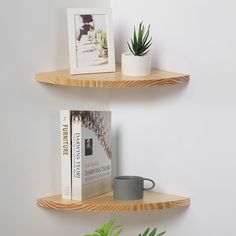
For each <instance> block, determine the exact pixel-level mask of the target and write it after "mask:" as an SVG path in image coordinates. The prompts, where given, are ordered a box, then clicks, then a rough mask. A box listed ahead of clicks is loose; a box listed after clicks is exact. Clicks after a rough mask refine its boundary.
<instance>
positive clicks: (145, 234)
mask: <svg viewBox="0 0 236 236" xmlns="http://www.w3.org/2000/svg"><path fill="white" fill-rule="evenodd" d="M149 230H150V229H149V228H147V229H146V230H145V231H144V233H143V235H142V236H147V234H148V233H149Z"/></svg>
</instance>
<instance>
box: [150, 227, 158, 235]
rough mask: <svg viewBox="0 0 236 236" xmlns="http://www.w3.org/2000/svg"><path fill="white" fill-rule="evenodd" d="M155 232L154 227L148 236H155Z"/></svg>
mask: <svg viewBox="0 0 236 236" xmlns="http://www.w3.org/2000/svg"><path fill="white" fill-rule="evenodd" d="M156 232H157V228H156V227H155V228H154V229H153V230H152V232H151V233H150V234H149V236H155V234H156Z"/></svg>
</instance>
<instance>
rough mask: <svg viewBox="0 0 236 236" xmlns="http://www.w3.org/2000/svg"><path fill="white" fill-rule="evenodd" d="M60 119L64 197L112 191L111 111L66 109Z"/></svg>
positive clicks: (89, 195)
mask: <svg viewBox="0 0 236 236" xmlns="http://www.w3.org/2000/svg"><path fill="white" fill-rule="evenodd" d="M60 123H61V173H62V198H64V199H73V200H78V201H82V200H86V199H88V198H91V197H94V196H97V195H100V194H103V193H106V192H109V191H111V156H112V152H111V112H110V111H76V110H62V111H61V112H60Z"/></svg>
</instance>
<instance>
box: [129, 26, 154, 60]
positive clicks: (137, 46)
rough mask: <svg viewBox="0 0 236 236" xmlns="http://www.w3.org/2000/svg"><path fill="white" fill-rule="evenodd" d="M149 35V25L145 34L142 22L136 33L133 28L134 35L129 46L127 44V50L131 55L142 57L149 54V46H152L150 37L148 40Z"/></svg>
mask: <svg viewBox="0 0 236 236" xmlns="http://www.w3.org/2000/svg"><path fill="white" fill-rule="evenodd" d="M149 34H150V25H149V26H148V29H147V31H146V32H145V27H144V25H143V22H141V23H140V24H139V27H138V31H137V32H136V28H135V26H134V35H133V38H131V44H129V42H127V44H128V47H129V50H130V51H131V53H132V54H133V55H135V56H144V55H146V54H147V53H149V52H150V46H151V45H152V37H151V38H149Z"/></svg>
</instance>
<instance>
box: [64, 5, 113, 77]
mask: <svg viewBox="0 0 236 236" xmlns="http://www.w3.org/2000/svg"><path fill="white" fill-rule="evenodd" d="M67 18H68V36H69V37H68V38H69V55H70V73H71V74H87V73H102V72H114V71H115V52H114V39H113V26H112V12H111V9H96V8H68V9H67Z"/></svg>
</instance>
